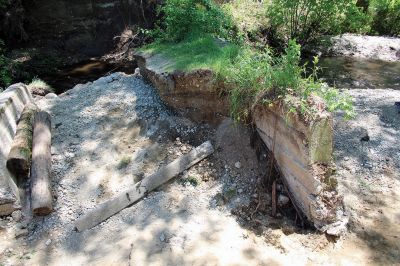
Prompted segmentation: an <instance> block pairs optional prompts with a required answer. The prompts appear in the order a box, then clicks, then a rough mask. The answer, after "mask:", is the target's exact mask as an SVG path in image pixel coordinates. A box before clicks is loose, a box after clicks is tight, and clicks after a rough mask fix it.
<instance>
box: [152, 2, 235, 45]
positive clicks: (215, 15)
mask: <svg viewBox="0 0 400 266" xmlns="http://www.w3.org/2000/svg"><path fill="white" fill-rule="evenodd" d="M160 12H161V14H162V15H163V19H162V22H161V25H160V26H159V28H158V29H157V30H156V31H155V35H156V37H157V38H159V39H161V40H163V41H174V42H179V41H182V40H183V39H185V38H187V37H188V36H189V35H203V34H210V35H212V36H214V37H226V38H227V37H229V36H230V35H231V34H230V32H232V30H233V23H232V19H231V18H230V16H228V15H227V14H226V13H225V12H224V11H223V10H222V9H221V8H220V6H218V5H217V4H215V3H214V2H213V0H166V2H165V4H164V5H163V6H162V7H161V8H160Z"/></svg>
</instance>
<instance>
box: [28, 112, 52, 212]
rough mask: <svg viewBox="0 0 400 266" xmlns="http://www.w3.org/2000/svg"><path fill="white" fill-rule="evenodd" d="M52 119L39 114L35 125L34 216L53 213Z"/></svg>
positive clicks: (33, 155)
mask: <svg viewBox="0 0 400 266" xmlns="http://www.w3.org/2000/svg"><path fill="white" fill-rule="evenodd" d="M50 149H51V117H50V115H49V114H48V113H46V112H38V113H37V115H36V117H35V121H34V125H33V145H32V169H31V179H32V181H31V182H32V187H31V197H32V210H33V214H34V215H47V214H49V213H50V212H52V211H53V204H52V196H51V189H50V173H51V150H50Z"/></svg>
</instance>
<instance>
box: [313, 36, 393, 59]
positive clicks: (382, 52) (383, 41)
mask: <svg viewBox="0 0 400 266" xmlns="http://www.w3.org/2000/svg"><path fill="white" fill-rule="evenodd" d="M306 50H309V51H310V52H312V53H315V54H320V55H322V56H350V57H357V58H365V59H376V60H383V61H400V38H396V37H384V36H365V35H357V34H343V35H338V36H328V37H323V39H322V40H321V42H320V44H319V45H317V46H316V47H308V48H307V47H306Z"/></svg>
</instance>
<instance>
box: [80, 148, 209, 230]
mask: <svg viewBox="0 0 400 266" xmlns="http://www.w3.org/2000/svg"><path fill="white" fill-rule="evenodd" d="M213 152H214V149H213V147H212V145H211V143H210V142H209V141H207V142H205V143H203V144H201V145H200V146H198V147H197V148H195V149H193V150H192V151H191V152H189V153H188V154H185V155H182V156H180V157H179V158H177V159H176V160H174V161H173V162H171V163H170V164H168V165H167V166H164V167H161V168H160V169H159V170H158V171H157V172H156V173H154V174H152V175H150V176H147V177H145V178H144V179H143V180H142V181H140V182H138V183H136V184H135V186H134V187H133V188H132V189H129V190H127V191H125V192H123V193H121V194H120V195H118V196H117V197H115V198H113V199H110V200H108V201H106V202H104V203H102V204H100V205H99V206H98V207H97V208H95V209H93V210H91V211H90V212H88V213H87V214H85V215H83V216H82V217H80V218H79V219H78V220H77V221H76V222H75V228H76V230H78V231H79V232H81V231H83V230H86V229H90V228H92V227H93V226H96V225H97V224H99V223H101V222H102V221H104V220H106V219H108V218H109V217H111V216H112V215H114V214H116V213H118V212H119V211H121V210H123V209H125V208H126V207H128V206H130V205H132V204H134V203H135V202H137V201H139V200H140V199H142V198H143V197H145V196H146V195H147V193H149V192H151V191H152V190H154V189H156V188H157V187H159V186H161V185H162V184H164V183H166V182H167V181H168V180H170V179H172V178H173V177H175V176H176V175H178V174H179V173H181V172H183V171H184V170H186V169H188V168H190V167H191V166H193V165H195V164H196V163H198V162H200V161H201V160H203V159H204V158H206V157H207V156H209V155H210V154H212V153H213Z"/></svg>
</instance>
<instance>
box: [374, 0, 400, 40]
mask: <svg viewBox="0 0 400 266" xmlns="http://www.w3.org/2000/svg"><path fill="white" fill-rule="evenodd" d="M369 13H370V15H371V16H372V18H373V21H372V32H373V33H378V34H383V35H397V36H399V35H400V0H374V1H371V4H370V7H369Z"/></svg>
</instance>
